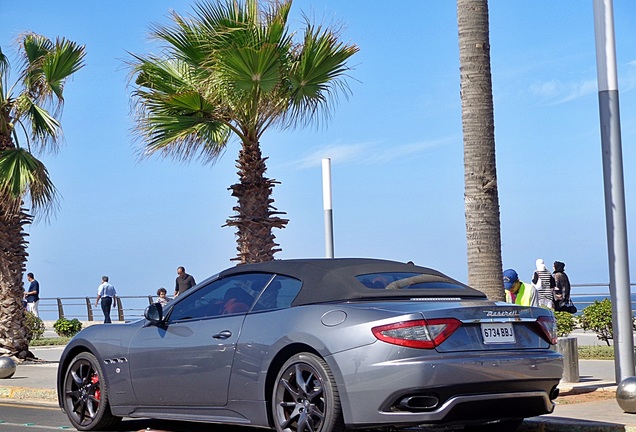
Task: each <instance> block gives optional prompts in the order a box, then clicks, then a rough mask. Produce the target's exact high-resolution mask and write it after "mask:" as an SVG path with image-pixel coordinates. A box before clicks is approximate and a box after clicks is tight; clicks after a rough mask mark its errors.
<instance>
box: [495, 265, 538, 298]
mask: <svg viewBox="0 0 636 432" xmlns="http://www.w3.org/2000/svg"><path fill="white" fill-rule="evenodd" d="M503 283H504V288H505V289H506V301H507V302H508V303H514V304H516V305H520V306H537V307H538V306H539V296H538V295H537V289H536V288H535V287H534V286H532V284H529V283H524V282H521V281H520V280H519V275H517V272H516V271H514V270H513V269H508V270H504V272H503Z"/></svg>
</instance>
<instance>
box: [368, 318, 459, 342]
mask: <svg viewBox="0 0 636 432" xmlns="http://www.w3.org/2000/svg"><path fill="white" fill-rule="evenodd" d="M460 325H462V323H461V321H459V320H457V319H455V318H440V319H431V320H416V321H405V322H399V323H395V324H387V325H383V326H378V327H373V328H372V329H371V331H372V332H373V334H374V335H375V337H376V338H378V339H379V340H381V341H383V342H387V343H390V344H394V345H401V346H406V347H410V348H426V349H431V348H435V347H436V346H438V345H439V344H441V343H442V342H444V341H445V340H446V339H447V338H448V337H449V336H450V335H451V334H453V332H454V331H455V330H457V328H458V327H459V326H460Z"/></svg>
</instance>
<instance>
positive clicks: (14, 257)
mask: <svg viewBox="0 0 636 432" xmlns="http://www.w3.org/2000/svg"><path fill="white" fill-rule="evenodd" d="M30 222H31V217H30V216H29V215H27V214H26V213H25V212H24V211H23V210H20V211H18V212H15V211H12V210H10V209H6V208H5V206H4V205H3V206H2V208H0V247H2V254H1V255H0V354H1V353H5V354H10V355H14V356H17V357H18V358H21V359H24V358H27V357H31V356H32V355H31V354H30V353H29V351H28V349H29V341H28V339H27V329H26V318H25V317H26V315H25V309H24V306H23V304H22V298H23V296H24V284H23V282H22V275H23V273H24V270H25V268H26V267H25V265H26V259H27V256H28V254H27V252H26V247H27V241H26V236H27V235H28V234H26V233H25V232H24V230H23V229H22V227H23V225H26V224H28V223H30Z"/></svg>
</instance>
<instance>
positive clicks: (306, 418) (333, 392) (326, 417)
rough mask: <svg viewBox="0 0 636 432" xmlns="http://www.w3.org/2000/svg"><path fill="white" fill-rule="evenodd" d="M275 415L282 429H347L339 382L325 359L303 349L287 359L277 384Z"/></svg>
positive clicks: (289, 431) (306, 431)
mask: <svg viewBox="0 0 636 432" xmlns="http://www.w3.org/2000/svg"><path fill="white" fill-rule="evenodd" d="M272 417H273V419H274V425H275V427H276V430H277V431H278V432H339V431H342V430H344V423H343V419H342V409H341V406H340V396H339V395H338V389H337V387H336V382H335V380H334V378H333V375H332V373H331V371H330V369H329V366H328V365H327V363H326V362H325V361H324V360H323V359H321V358H320V357H318V356H316V355H314V354H310V353H300V354H296V355H294V356H293V357H291V358H290V359H289V360H287V361H286V362H285V364H284V365H283V366H282V367H281V369H280V371H279V372H278V375H277V376H276V382H275V384H274V390H273V394H272Z"/></svg>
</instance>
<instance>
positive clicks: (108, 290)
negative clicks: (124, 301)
mask: <svg viewBox="0 0 636 432" xmlns="http://www.w3.org/2000/svg"><path fill="white" fill-rule="evenodd" d="M116 295H117V290H116V289H115V287H114V286H112V285H111V284H109V283H108V276H102V283H101V285H100V286H98V287H97V299H96V300H95V307H97V304H98V303H99V300H100V299H101V300H102V312H103V313H104V324H109V323H111V322H112V321H111V320H110V308H111V307H112V306H113V299H114V298H115V296H116Z"/></svg>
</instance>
